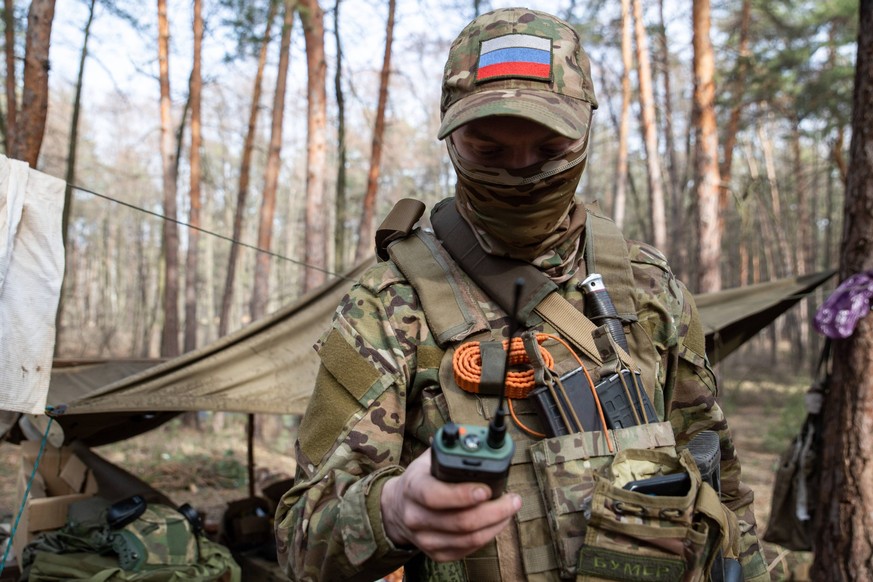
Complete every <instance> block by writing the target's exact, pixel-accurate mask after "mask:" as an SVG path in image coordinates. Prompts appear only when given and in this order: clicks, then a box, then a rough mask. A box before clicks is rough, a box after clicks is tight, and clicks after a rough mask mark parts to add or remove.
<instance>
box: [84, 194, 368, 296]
mask: <svg viewBox="0 0 873 582" xmlns="http://www.w3.org/2000/svg"><path fill="white" fill-rule="evenodd" d="M69 186H70V188H72V189H73V190H78V191H79V192H84V193H86V194H91V195H92V196H97V197H98V198H103V199H104V200H109V201H110V202H115V203H116V204H121V205H122V206H127V207H128V208H131V209H133V210H137V211H139V212H143V213H145V214H150V215H151V216H155V217H157V218H160V219H161V220H168V221H170V222H174V223H176V224H178V225H179V226H184V227H186V228H191V229H194V230H196V231H199V232H202V233H203V234H208V235H210V236H214V237H216V238H220V239H221V240H225V241H227V242H230V243H233V244H235V245H239V246H241V247H246V248H248V249H252V250H255V251H258V252H259V253H264V254H267V255H270V256H271V257H275V258H277V259H282V260H283V261H288V262H290V263H294V264H295V265H300V266H301V267H304V268H306V269H314V270H316V271H321V272H322V273H325V274H327V275H330V276H331V277H338V278H340V279H346V280H348V281H353V280H352V279H349V278H348V277H346V276H344V275H343V274H342V273H335V272H333V271H331V270H329V269H324V268H322V267H316V266H315V265H310V264H308V263H305V262H303V261H300V260H298V259H292V258H291V257H286V256H285V255H280V254H279V253H274V252H273V251H271V250H268V249H262V248H261V247H259V246H256V245H252V244H249V243H246V242H243V241H241V240H237V239H234V238H233V237H229V236H227V235H223V234H219V233H217V232H213V231H211V230H207V229H205V228H201V227H199V226H194V225H193V224H190V223H187V222H185V221H183V220H178V219H176V218H170V217H169V216H167V215H165V214H161V213H160V212H155V211H153V210H149V209H147V208H142V207H141V206H136V205H135V204H131V203H130V202H124V201H123V200H119V199H117V198H113V197H112V196H107V195H106V194H100V193H99V192H95V191H94V190H89V189H88V188H83V187H82V186H77V185H75V184H70V185H69Z"/></svg>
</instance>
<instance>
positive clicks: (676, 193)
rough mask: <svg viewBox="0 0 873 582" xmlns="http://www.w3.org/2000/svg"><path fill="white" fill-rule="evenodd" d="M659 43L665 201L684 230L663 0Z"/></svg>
mask: <svg viewBox="0 0 873 582" xmlns="http://www.w3.org/2000/svg"><path fill="white" fill-rule="evenodd" d="M658 19H659V26H658V44H659V45H660V47H659V48H660V51H659V52H660V60H661V77H662V78H663V81H664V115H663V120H664V149H665V150H666V152H667V178H666V182H667V198H666V200H665V201H664V202H665V204H667V205H668V206H669V208H670V224H671V226H672V230H673V232H684V228H683V223H684V216H683V213H682V207H683V204H682V190H683V188H682V187H681V184H680V183H679V175H678V162H677V161H676V145H675V143H674V140H673V89H672V83H671V77H672V75H671V71H670V47H669V43H668V42H667V24H666V21H665V20H664V0H659V2H658ZM670 243H671V244H670V246H671V247H672V248H671V249H669V250H670V256H671V257H675V256H678V254H679V253H678V252H676V251H677V247H681V246H683V245H684V241H683V240H682V237H679V236H673V237H671V241H670Z"/></svg>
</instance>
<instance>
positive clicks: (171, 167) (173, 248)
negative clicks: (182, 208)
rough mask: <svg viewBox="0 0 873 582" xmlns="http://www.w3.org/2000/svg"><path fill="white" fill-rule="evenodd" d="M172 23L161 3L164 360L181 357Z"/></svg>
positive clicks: (159, 5)
mask: <svg viewBox="0 0 873 582" xmlns="http://www.w3.org/2000/svg"><path fill="white" fill-rule="evenodd" d="M169 56H170V23H169V21H168V20H167V2H166V0H158V63H159V68H160V84H161V162H162V168H163V172H162V173H163V190H164V216H166V217H167V219H168V220H164V221H163V222H162V228H163V237H164V240H163V243H164V296H163V299H164V300H163V308H164V309H163V311H164V325H163V329H162V331H161V356H164V357H173V356H177V355H178V354H179V231H178V227H177V226H176V223H175V222H174V221H175V220H176V169H175V168H176V151H175V148H174V147H173V131H172V125H173V120H172V115H171V110H170V107H171V102H170V65H169V62H170V61H169Z"/></svg>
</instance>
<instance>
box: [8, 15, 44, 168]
mask: <svg viewBox="0 0 873 582" xmlns="http://www.w3.org/2000/svg"><path fill="white" fill-rule="evenodd" d="M54 16H55V0H32V1H31V3H30V9H29V10H28V13H27V40H26V41H25V48H24V87H23V89H22V91H21V114H20V115H18V116H17V117H16V122H15V128H16V131H15V140H14V142H13V148H12V155H11V156H10V157H13V158H15V159H18V160H24V161H25V162H27V163H28V164H29V165H30V167H31V168H36V162H37V160H38V159H39V150H40V149H41V148H42V139H43V135H44V133H45V120H46V115H47V114H48V74H49V43H50V40H51V34H52V20H53V19H54Z"/></svg>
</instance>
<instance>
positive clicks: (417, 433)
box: [276, 8, 769, 581]
mask: <svg viewBox="0 0 873 582" xmlns="http://www.w3.org/2000/svg"><path fill="white" fill-rule="evenodd" d="M596 107H597V101H596V98H595V95H594V89H593V86H592V81H591V75H590V65H589V61H588V57H587V55H586V54H585V52H584V50H583V49H582V47H581V46H580V40H579V37H578V34H577V33H576V31H575V30H574V29H573V28H572V27H571V26H569V25H568V24H567V23H566V22H564V21H562V20H560V19H558V18H555V17H553V16H551V15H548V14H545V13H542V12H538V11H535V10H529V9H521V8H515V9H502V10H496V11H493V12H490V13H488V14H485V15H482V16H480V17H478V18H476V19H475V20H474V21H473V22H471V23H470V24H469V25H467V27H466V28H465V29H464V30H463V31H462V32H461V34H460V35H459V36H458V38H457V39H456V40H455V42H454V43H453V45H452V47H451V49H450V52H449V57H448V61H447V63H446V68H445V74H444V77H443V90H442V101H441V113H442V125H441V127H440V130H439V134H438V137H439V138H440V139H445V140H446V145H447V147H448V151H449V155H450V158H451V161H452V164H453V165H454V168H455V171H456V174H457V188H456V197H455V198H454V199H449V200H447V201H444V202H443V203H441V204H440V205H438V206H437V208H436V209H435V210H434V211H433V214H432V220H433V221H434V225H435V227H436V225H437V218H438V217H437V214H439V213H442V216H445V215H447V214H449V215H452V216H456V219H455V222H454V223H452V224H453V225H454V226H452V229H453V230H451V233H450V234H446V232H445V231H443V233H441V232H440V230H439V229H437V232H436V234H434V233H433V231H431V230H429V229H426V228H424V229H421V228H420V229H416V230H415V231H413V232H412V233H411V234H410V233H409V232H408V229H407V232H405V233H403V234H402V235H401V236H395V237H388V239H389V240H391V239H396V242H392V243H391V244H388V245H383V247H382V248H381V254H382V256H383V258H387V260H384V261H382V262H380V263H379V264H377V265H376V266H374V267H372V268H371V269H369V270H368V271H367V272H366V273H365V274H364V275H363V276H362V277H361V279H360V281H358V282H357V284H355V285H354V287H353V288H352V289H351V291H349V293H348V294H347V295H346V297H345V298H344V299H343V301H342V303H341V304H340V306H339V308H338V309H337V312H336V314H335V317H334V321H333V325H332V327H331V328H330V329H329V330H328V331H327V333H326V334H325V335H324V336H323V337H322V339H321V340H320V341H319V342H318V344H317V345H316V349H317V351H318V353H319V356H320V358H321V368H320V370H319V374H318V378H317V381H316V386H315V389H314V392H313V394H312V398H311V400H310V403H309V408H308V410H307V412H306V415H305V417H304V419H303V421H302V423H301V425H300V430H299V440H298V442H297V445H296V455H297V476H296V481H295V485H294V487H293V488H292V489H291V490H290V491H288V492H287V493H286V494H285V496H284V497H283V499H282V502H281V503H280V506H279V508H278V510H277V513H276V534H277V540H278V553H279V558H280V562H281V563H282V564H283V567H284V568H285V571H286V572H287V573H288V574H289V575H290V576H291V577H292V578H294V579H300V580H372V579H378V578H379V577H381V576H385V575H387V574H388V573H390V572H392V571H394V570H395V569H397V568H398V567H400V566H404V567H405V572H406V576H407V579H410V580H419V579H421V580H471V581H473V580H518V579H528V580H558V579H579V580H600V579H615V580H680V579H681V580H703V579H705V578H706V573H705V571H708V570H707V569H708V567H709V565H710V564H711V561H712V557H713V555H714V554H715V553H716V551H717V550H718V547H719V544H720V547H721V549H722V551H723V552H725V555H726V556H729V557H730V556H733V557H736V558H738V559H739V561H740V562H741V563H742V567H743V574H744V577H745V579H746V580H754V581H760V580H768V579H769V576H768V574H767V570H766V567H765V563H764V560H763V555H762V552H761V548H760V545H759V543H758V540H757V535H756V531H755V517H754V513H753V511H752V502H753V495H752V491H751V490H750V489H749V488H748V487H747V486H745V485H743V484H742V483H741V482H740V465H739V461H738V459H737V456H736V453H735V450H734V447H733V444H732V440H731V436H730V432H729V430H728V427H727V423H726V421H725V418H724V416H723V414H722V411H721V409H720V408H719V406H718V404H717V403H716V399H715V397H716V385H715V377H714V375H713V373H712V371H711V369H710V366H709V363H708V362H707V360H706V355H705V350H704V335H703V332H702V328H701V326H700V322H699V319H698V316H697V312H696V308H695V306H694V304H693V301H692V299H691V296H690V294H689V293H688V292H687V290H686V289H685V288H684V286H683V285H682V284H681V283H680V282H679V281H678V280H676V279H675V278H674V276H673V274H672V273H671V271H670V269H669V267H668V265H667V262H666V259H665V258H664V256H663V255H662V254H661V253H660V252H659V251H658V250H656V249H654V248H653V247H651V246H648V245H645V244H642V243H634V242H627V243H626V242H625V241H624V239H623V238H621V236H620V233H617V229H615V227H614V226H613V225H612V223H611V222H610V221H608V220H607V219H605V218H603V217H601V216H600V215H599V214H598V213H597V211H596V209H590V210H588V211H586V207H585V206H584V205H582V204H580V203H577V201H576V199H575V191H576V187H577V184H578V183H579V179H580V177H581V175H582V172H583V171H584V169H585V166H586V163H587V161H588V145H589V135H590V122H591V114H592V110H593V109H595V108H596ZM452 213H454V214H452ZM465 229H466V230H465ZM462 231H464V232H466V231H470V232H471V233H472V234H471V235H470V238H469V240H468V241H467V242H465V243H458V240H457V239H458V237H456V236H455V234H452V233H456V232H457V233H460V232H462ZM458 236H460V235H458ZM377 238H379V237H378V235H377ZM451 243H455V245H456V246H457V244H461V245H462V246H463V245H467V246H468V247H469V250H475V251H476V252H479V253H481V254H482V256H483V257H485V258H486V259H487V260H491V258H494V257H499V258H500V260H509V261H515V263H513V264H516V263H517V264H523V265H524V266H525V268H528V269H533V270H535V271H537V272H538V276H539V277H542V278H543V280H544V281H546V283H547V286H548V287H549V289H553V290H554V292H553V293H552V294H555V295H560V296H561V297H563V298H564V299H566V300H567V301H568V302H569V303H570V304H571V305H573V306H574V307H575V308H577V309H578V310H579V311H581V310H583V309H584V303H585V302H584V296H583V294H582V291H581V290H580V286H581V285H580V284H581V281H582V280H583V279H584V278H585V276H586V273H590V272H592V269H593V268H597V269H598V270H599V271H601V272H602V273H603V277H604V280H606V281H609V282H610V286H613V284H614V283H615V282H618V283H621V284H615V285H614V286H613V288H612V290H613V300H614V301H615V304H616V307H617V308H618V309H619V310H620V313H621V315H622V324H623V326H622V327H623V329H624V330H627V332H628V334H627V340H628V344H629V352H630V356H632V357H633V358H634V360H635V361H636V362H637V363H638V369H639V370H640V371H641V376H642V378H643V379H644V380H643V385H644V386H645V387H646V389H647V390H646V391H647V393H648V394H649V397H650V398H651V400H652V403H653V405H654V408H655V410H656V413H657V415H658V417H659V419H658V420H659V421H660V422H654V423H652V424H651V425H648V424H647V425H645V426H644V427H642V428H641V429H640V430H639V431H637V432H633V431H631V432H627V433H622V432H621V431H587V432H584V433H579V434H576V435H566V436H563V437H556V438H554V439H547V440H543V439H542V438H541V437H542V433H541V432H540V430H542V427H541V425H538V424H537V417H536V414H533V413H532V412H531V410H532V409H531V407H530V406H529V403H528V400H529V399H527V398H518V399H516V400H514V401H513V405H514V408H513V411H514V414H515V413H517V420H516V422H513V423H512V424H511V426H510V433H511V435H512V438H513V439H514V440H515V442H516V446H517V449H516V454H515V455H514V456H513V458H512V468H511V470H510V473H509V478H508V483H507V487H506V488H507V492H506V493H503V492H502V491H497V492H492V491H491V490H490V489H489V487H488V486H486V485H483V484H482V483H476V482H468V483H447V482H443V481H440V480H437V479H435V478H434V477H433V476H432V473H431V453H430V449H429V445H430V442H431V439H432V438H433V436H434V434H435V433H436V431H437V429H439V428H440V427H441V426H443V425H444V424H445V423H446V422H448V421H450V420H451V421H455V422H462V423H465V422H476V421H478V422H479V423H480V424H485V423H487V422H488V418H489V417H490V415H491V413H492V411H493V410H494V402H495V400H496V399H495V398H493V397H488V396H485V395H482V394H471V393H467V392H464V390H467V389H466V388H464V389H463V390H462V389H459V387H458V385H459V384H460V382H459V381H458V382H456V381H455V378H456V376H455V375H453V370H454V368H453V366H455V363H454V362H453V358H452V356H453V354H454V353H455V352H456V351H457V348H458V347H459V346H460V345H464V344H466V343H469V342H471V341H476V340H481V339H497V340H499V339H502V338H506V337H507V336H508V335H509V334H508V327H509V324H510V319H511V318H510V317H509V316H508V315H507V313H508V311H509V309H508V308H507V307H506V306H505V304H504V305H503V306H502V307H501V304H500V302H499V301H498V300H497V299H496V298H495V297H496V295H498V294H499V290H494V289H487V286H486V287H482V286H480V285H477V284H476V283H474V281H477V279H476V275H477V273H476V272H475V271H476V269H475V268H469V265H465V264H464V261H463V260H462V259H460V258H459V257H458V255H459V254H460V255H466V254H467V253H466V252H461V253H456V252H449V251H448V250H447V248H449V247H450V246H451ZM595 249H596V250H597V253H596V261H595V252H594V251H595ZM463 250H464V249H462V251H463ZM495 260H496V259H495ZM526 313H527V315H526V317H525V318H524V321H523V326H524V327H525V328H527V329H532V330H534V331H537V332H547V333H549V334H551V335H552V336H555V335H557V336H560V335H563V334H561V333H558V329H559V328H560V326H559V325H557V324H554V325H553V324H552V323H550V322H549V321H547V320H546V319H545V318H543V317H539V316H538V315H537V314H538V313H539V312H538V311H537V312H536V313H534V312H533V311H530V310H529V311H527V312H526ZM513 315H515V314H513ZM528 337H532V336H528ZM538 337H539V336H538ZM543 337H545V336H543ZM538 341H539V340H538ZM543 345H544V348H543V349H544V350H545V349H546V346H548V350H549V351H551V352H555V353H556V354H558V355H557V356H555V358H554V359H555V361H556V363H555V364H554V367H555V369H559V370H568V369H571V368H573V367H574V366H576V364H575V363H574V362H576V361H577V357H578V355H577V354H573V353H570V352H571V350H569V349H568V348H562V347H561V346H560V345H558V344H557V343H556V342H555V341H552V340H548V339H547V340H546V344H543ZM576 351H578V350H576ZM550 357H551V356H550ZM590 357H596V355H595V356H590ZM582 360H584V362H582V363H584V364H585V365H586V369H589V368H592V367H593V364H592V362H591V360H590V358H589V359H586V356H585V355H584V354H582ZM582 360H580V361H582ZM568 362H569V363H568ZM601 363H602V362H601ZM483 367H484V365H483ZM537 427H539V430H537ZM664 427H666V432H665V431H664V430H663V428H664ZM634 428H639V427H634ZM707 429H710V430H714V431H717V432H718V436H719V442H720V453H721V485H722V491H721V493H722V497H721V500H722V501H723V503H724V506H722V505H720V504H719V503H718V498H717V497H716V498H715V499H716V501H715V502H714V503H713V502H712V500H711V496H710V498H707V499H709V501H701V500H702V499H703V498H704V497H706V495H704V494H703V493H702V492H703V491H704V489H705V488H704V487H702V486H701V487H700V488H699V489H698V488H697V485H699V474H698V475H697V477H696V478H694V483H696V484H697V485H694V486H693V487H694V490H695V491H698V492H699V494H696V495H690V496H689V499H690V501H689V503H692V504H694V507H692V508H691V509H689V510H688V511H685V510H675V511H674V510H665V509H663V506H662V509H661V510H660V514H661V515H660V517H658V518H657V519H655V520H654V521H652V520H648V518H647V515H646V511H647V509H646V508H645V507H643V508H642V509H641V510H639V511H638V515H635V516H632V517H630V518H628V516H627V515H619V514H613V515H611V517H610V518H609V519H605V520H601V521H603V522H614V523H619V524H620V526H616V528H617V529H616V528H613V529H612V530H609V531H607V530H606V529H603V528H608V527H612V526H609V525H608V524H606V525H603V526H602V527H600V526H598V527H594V526H595V524H597V523H601V522H600V521H598V517H597V516H598V515H599V514H600V513H603V512H604V511H608V510H615V508H616V507H618V506H619V505H620V504H618V503H614V502H611V501H609V500H608V498H609V496H610V495H614V496H618V497H616V498H621V499H627V497H621V496H626V495H627V493H626V492H625V493H622V492H618V493H613V491H612V489H611V488H610V487H611V486H610V485H609V484H603V483H601V481H604V479H605V477H606V476H610V475H613V474H615V473H617V472H618V469H617V468H616V465H617V464H618V463H619V459H620V457H621V458H622V459H626V458H627V457H625V455H631V456H632V454H633V452H632V451H625V450H622V451H621V452H619V449H625V448H627V449H633V450H644V452H645V453H646V454H649V453H651V455H662V456H661V457H658V459H660V460H659V461H657V462H658V463H667V464H669V463H674V462H676V458H677V457H676V455H677V453H676V449H675V448H673V444H674V442H675V444H676V445H683V444H685V443H688V441H689V440H690V439H691V437H692V436H694V435H695V434H697V433H698V432H700V431H703V430H707ZM610 434H611V435H612V437H610V436H609V435H610ZM537 435H539V436H537ZM621 435H624V436H621ZM610 438H611V439H612V440H610ZM586 443H587V444H586ZM604 443H605V444H604ZM606 447H608V448H609V450H606ZM550 451H552V452H554V451H558V452H559V453H556V454H551V453H550ZM671 451H672V452H671ZM668 453H669V454H668ZM646 458H650V457H646ZM651 458H654V457H651ZM680 458H684V457H681V456H680ZM549 459H551V461H549ZM689 471H690V472H691V473H694V470H692V469H689ZM595 473H596V475H595ZM492 493H495V494H496V497H495V498H492ZM501 493H502V494H501ZM601 493H602V494H603V495H605V496H606V497H605V498H606V499H607V501H603V498H602V495H601ZM634 495H637V494H636V493H634ZM592 499H593V501H592ZM664 499H668V498H666V497H665V498H664ZM644 505H645V504H644ZM725 507H726V508H728V509H725ZM671 511H672V512H673V513H670V512H671ZM619 513H620V512H619ZM655 513H656V514H657V513H658V512H655ZM680 514H681V515H680ZM665 516H668V517H665ZM670 516H672V517H670ZM677 516H679V517H677ZM658 519H660V521H658ZM680 522H681V523H680ZM680 525H681V527H680ZM640 532H642V533H640ZM677 532H680V533H677ZM659 536H661V538H659V539H658V540H655V539H654V538H658V537H659ZM663 536H666V537H663ZM668 538H669V539H668ZM713 540H715V541H713ZM671 548H672V549H671ZM577 577H578V578H577Z"/></svg>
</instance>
